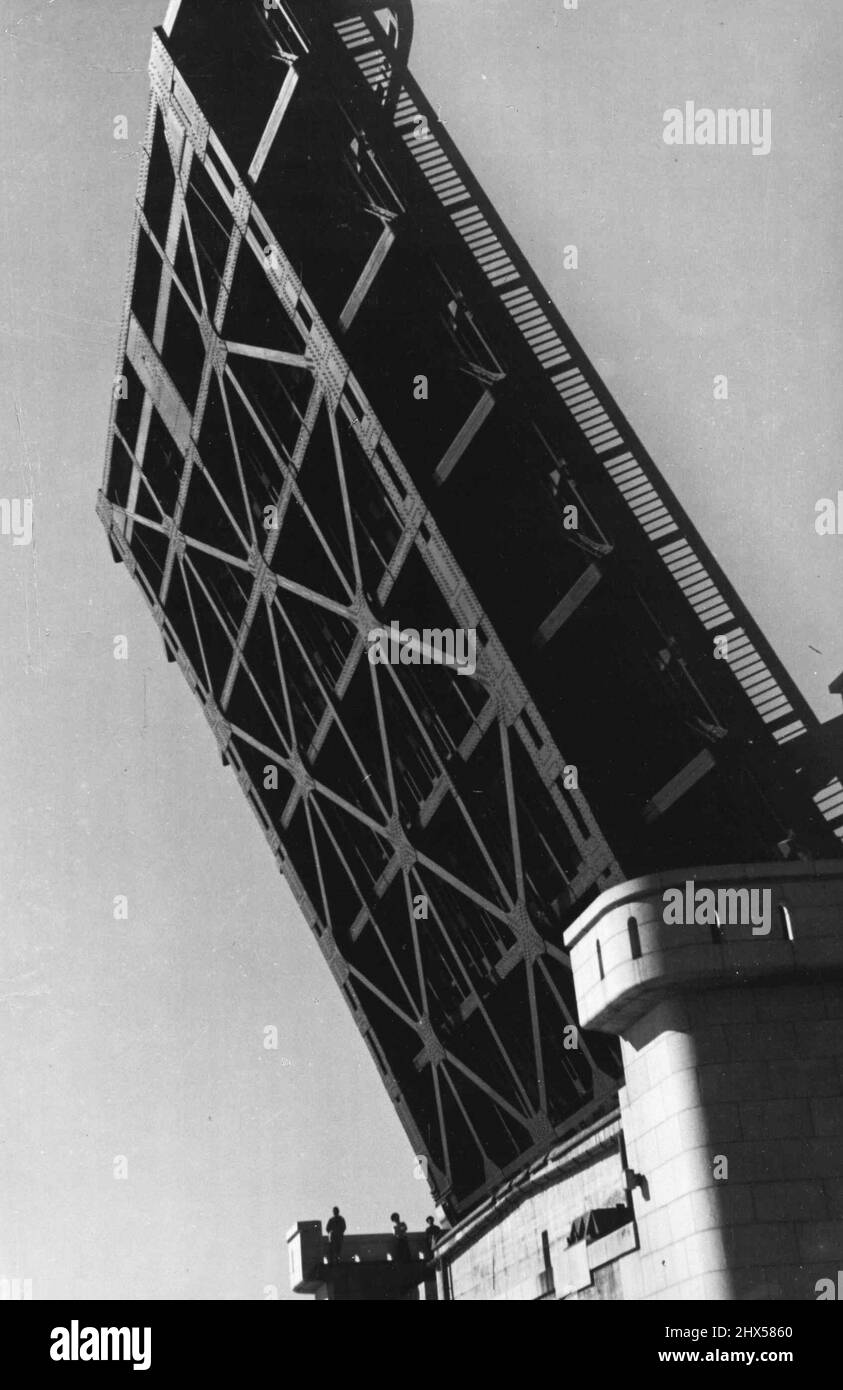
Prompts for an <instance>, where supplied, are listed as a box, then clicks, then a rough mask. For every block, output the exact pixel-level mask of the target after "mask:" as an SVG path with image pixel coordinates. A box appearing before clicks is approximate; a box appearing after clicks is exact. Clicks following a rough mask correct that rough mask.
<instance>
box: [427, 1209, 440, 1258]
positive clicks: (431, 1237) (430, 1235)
mask: <svg viewBox="0 0 843 1390" xmlns="http://www.w3.org/2000/svg"><path fill="white" fill-rule="evenodd" d="M441 1234H442V1227H441V1226H437V1224H436V1222H435V1221H434V1219H433V1217H432V1216H429V1217H428V1218H427V1221H426V1222H425V1228H424V1257H425V1259H426V1260H432V1259H433V1247H434V1245H435V1244H436V1242H437V1240H438V1239H439V1237H440V1236H441Z"/></svg>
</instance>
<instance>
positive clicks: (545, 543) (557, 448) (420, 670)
mask: <svg viewBox="0 0 843 1390" xmlns="http://www.w3.org/2000/svg"><path fill="white" fill-rule="evenodd" d="M375 11H377V13H375ZM411 34H412V11H411V7H410V6H409V4H407V3H402V4H400V5H393V6H391V7H386V6H376V5H372V4H365V3H363V0H359V3H355V0H339V2H338V3H336V4H334V5H331V4H328V5H322V6H315V5H313V4H311V3H307V0H296V2H295V3H294V0H284V3H278V2H277V0H272V4H271V5H270V6H268V7H265V6H264V5H263V4H261V3H257V4H246V3H244V4H242V5H241V6H236V5H235V6H232V5H231V4H230V3H229V4H222V3H221V0H213V2H212V3H211V2H209V0H206V3H205V4H199V3H198V0H192V3H188V0H184V3H179V0H174V3H173V4H172V5H171V7H170V11H169V13H168V16H167V19H166V21H165V24H164V26H163V28H162V29H160V30H158V31H156V34H155V37H154V42H153V50H152V59H151V67H150V72H151V83H152V99H151V104H150V113H149V124H148V130H147V138H146V142H145V151H144V157H143V161H142V173H141V179H140V185H139V191H138V200H137V218H136V224H135V230H134V241H133V249H132V257H131V264H132V270H131V275H130V281H129V289H128V294H127V301H126V306H125V314H124V331H123V334H122V339H121V348H120V357H119V364H118V373H117V382H116V388H115V401H114V408H113V412H112V421H111V430H110V440H109V449H108V457H107V463H106V471H105V479H104V483H103V488H102V491H101V493H100V499H99V503H98V511H99V515H100V517H101V519H102V521H103V524H104V525H105V527H106V529H107V531H108V535H109V539H110V543H111V546H112V551H113V554H114V557H115V559H118V560H120V561H122V562H123V563H124V564H125V565H126V566H127V568H128V569H129V570H130V572H131V573H132V575H133V576H134V578H135V579H136V581H137V582H138V583H139V585H140V586H141V588H142V590H143V591H144V593H145V595H146V597H147V599H148V602H149V604H150V606H151V609H152V612H153V616H154V618H155V620H156V622H157V623H158V625H159V627H160V629H161V632H162V635H163V641H164V645H165V648H166V651H167V655H168V657H169V658H170V659H171V660H174V661H176V662H178V664H179V666H180V668H181V670H182V672H183V674H184V676H185V678H186V679H187V681H188V683H189V684H190V686H191V688H192V689H193V690H194V692H195V693H196V695H197V697H198V698H199V699H200V700H201V701H202V703H203V705H204V709H205V713H206V717H207V719H208V722H209V724H210V726H211V729H212V730H213V733H214V736H215V738H216V741H217V744H218V746H219V749H220V752H221V755H222V757H223V761H224V762H225V763H226V764H227V765H229V766H231V767H232V768H233V769H234V770H235V772H236V774H237V776H238V779H239V781H240V783H241V785H242V787H243V790H244V793H245V794H246V796H247V797H248V798H249V800H250V802H251V804H252V806H253V809H254V811H255V814H256V816H257V817H258V820H259V821H260V823H261V826H262V828H263V830H264V832H265V834H266V837H267V839H268V841H269V844H270V846H271V849H272V851H273V853H274V854H275V856H276V859H277V861H278V864H279V868H280V869H281V871H282V872H283V873H284V875H285V876H286V878H287V880H288V882H289V884H290V886H291V888H292V890H293V892H294V894H295V896H296V898H297V900H298V903H299V905H300V907H301V910H302V913H303V915H304V916H305V918H306V920H307V922H308V923H309V925H310V926H311V928H312V930H313V931H314V933H315V934H316V936H317V938H318V941H319V944H320V947H321V949H322V952H323V954H324V956H325V959H326V961H327V963H328V965H329V966H330V968H331V970H332V972H333V974H334V977H335V979H336V981H337V983H338V985H339V986H340V988H341V989H342V991H343V993H344V995H345V998H346V1000H347V1003H348V1005H349V1006H350V1008H351V1010H352V1011H353V1015H354V1017H355V1019H356V1021H357V1023H358V1026H359V1028H360V1031H361V1033H362V1035H363V1037H364V1038H365V1040H366V1043H367V1045H368V1047H369V1049H370V1051H371V1052H372V1055H373V1057H374V1059H375V1062H376V1065H377V1066H378V1068H379V1070H380V1072H381V1073H382V1075H383V1078H384V1081H385V1084H386V1086H387V1088H388V1091H389V1094H390V1096H391V1098H392V1100H393V1102H394V1104H395V1106H396V1108H397V1111H398V1114H399V1116H400V1118H401V1120H402V1123H403V1124H404V1127H405V1129H406V1131H407V1133H408V1135H409V1137H410V1140H411V1142H412V1144H413V1146H414V1148H415V1151H416V1153H417V1154H419V1155H423V1156H424V1157H425V1158H426V1160H427V1162H428V1171H429V1178H430V1182H431V1187H432V1189H433V1192H434V1194H435V1196H436V1198H437V1200H439V1201H441V1202H442V1203H443V1205H444V1206H445V1207H446V1209H447V1210H448V1211H449V1213H450V1214H451V1215H452V1216H458V1215H460V1214H462V1213H465V1212H467V1211H468V1210H470V1209H471V1207H472V1206H474V1205H476V1204H477V1202H478V1201H479V1200H481V1199H482V1197H483V1196H484V1194H485V1193H486V1192H488V1190H489V1189H490V1187H492V1186H494V1185H495V1184H497V1183H499V1182H500V1181H502V1180H503V1179H504V1178H505V1177H507V1176H509V1175H511V1174H513V1173H514V1172H516V1171H517V1170H518V1169H519V1168H520V1167H521V1166H522V1165H523V1164H524V1163H526V1162H528V1161H530V1160H531V1159H532V1158H533V1157H535V1156H537V1155H538V1154H540V1153H541V1152H543V1151H544V1150H546V1148H547V1147H548V1146H549V1145H550V1144H551V1143H553V1142H554V1140H555V1139H556V1138H557V1137H559V1136H560V1135H562V1134H564V1133H566V1132H568V1131H570V1130H571V1129H573V1128H576V1127H578V1126H581V1125H583V1124H585V1123H587V1122H588V1121H589V1120H590V1119H592V1118H593V1117H594V1115H595V1114H597V1113H600V1112H601V1110H603V1109H607V1108H608V1107H610V1106H611V1105H612V1103H613V1097H614V1093H615V1090H616V1088H617V1084H618V1081H619V1077H620V1073H619V1063H618V1057H617V1053H616V1051H615V1048H614V1045H613V1044H612V1043H611V1042H609V1041H608V1040H606V1039H605V1038H602V1037H600V1036H597V1035H592V1036H589V1035H585V1034H581V1033H580V1032H579V1031H578V1029H577V1027H576V1017H575V1013H574V1004H573V992H572V989H571V985H570V972H569V967H568V962H567V957H566V955H565V952H564V950H563V949H562V945H561V937H562V930H563V928H564V926H565V925H566V923H567V922H568V921H570V920H571V919H572V917H573V916H574V915H576V913H577V912H578V911H579V910H581V909H582V908H583V907H584V906H585V905H586V904H587V903H588V902H589V901H590V900H591V899H593V897H595V896H596V895H597V894H598V893H600V892H601V891H603V889H605V888H607V887H609V886H611V885H612V884H615V883H618V882H620V881H622V880H623V879H624V878H625V877H628V876H629V875H630V874H631V873H635V872H644V871H646V870H647V869H652V868H658V867H668V866H670V865H671V864H673V865H675V864H680V863H685V862H705V860H706V859H708V860H709V862H723V861H724V859H726V858H728V857H729V855H730V854H731V856H732V857H733V858H735V859H737V858H755V859H763V858H765V857H767V858H773V857H775V856H776V854H777V853H778V852H779V849H777V846H781V845H782V844H784V845H792V846H793V847H794V848H795V849H796V851H797V852H807V853H817V854H823V855H824V856H826V857H829V856H833V855H835V854H837V853H839V852H840V843H839V831H838V837H835V834H834V833H833V828H832V826H831V824H830V822H832V821H833V820H834V819H836V818H837V817H839V815H840V813H841V811H842V810H843V789H841V787H840V783H839V780H837V779H836V775H835V774H836V770H839V769H834V768H833V767H830V766H829V765H828V761H827V758H826V757H825V755H824V754H823V753H822V752H821V751H820V752H817V746H818V744H817V738H816V734H817V727H818V726H817V722H816V720H815V719H813V716H812V715H811V713H810V711H809V710H808V708H807V706H806V705H805V703H804V701H803V700H802V699H801V697H800V696H799V694H798V692H797V691H796V689H795V687H793V685H792V683H791V682H790V681H789V679H788V677H787V675H786V673H785V672H784V671H783V670H782V669H781V668H780V666H779V665H778V663H777V662H776V659H775V657H774V655H773V654H772V652H771V651H770V650H769V648H768V647H767V645H766V643H765V642H764V639H763V637H762V635H761V634H760V633H759V632H758V630H757V628H755V626H754V624H753V623H752V620H751V618H750V617H749V615H748V614H747V613H746V611H745V609H744V608H743V607H742V605H741V604H740V601H739V599H738V597H737V595H736V594H734V592H733V591H732V590H731V589H730V587H729V586H728V582H727V581H726V579H725V577H724V576H722V574H721V573H720V572H719V570H718V569H717V566H716V564H715V562H714V561H713V559H712V557H710V556H709V554H708V552H707V551H706V549H705V547H704V545H703V543H702V541H701V540H700V538H699V537H698V536H697V535H696V533H695V532H694V530H693V528H692V527H691V525H690V523H689V522H688V520H687V518H686V517H684V515H683V513H682V512H681V509H680V508H679V507H678V505H677V504H676V502H675V499H673V498H672V497H671V495H670V494H669V492H668V490H667V489H666V488H665V487H664V484H663V483H662V482H661V480H660V479H659V477H658V474H657V473H656V471H655V469H654V468H653V465H652V464H651V463H650V461H649V460H648V459H647V456H646V454H645V453H644V451H643V449H642V448H641V446H640V444H639V442H638V441H637V440H636V439H635V437H634V436H633V435H632V433H631V431H630V430H629V427H628V425H627V424H626V422H625V421H624V420H623V418H622V417H621V416H620V413H619V412H618V410H617V408H616V406H615V405H614V403H613V402H612V401H611V399H610V398H609V397H608V396H607V393H606V392H605V390H604V388H603V387H602V385H601V383H600V382H599V380H598V379H597V378H596V376H595V374H594V373H593V371H592V369H591V368H590V366H589V364H588V362H587V361H586V359H585V358H584V356H583V354H582V353H581V352H580V350H579V349H578V347H577V345H576V344H575V342H574V341H573V339H572V338H571V336H570V334H569V333H568V331H567V328H566V327H565V325H564V323H563V321H562V320H561V319H560V318H559V316H558V314H557V313H556V311H555V309H554V308H553V306H552V305H551V304H550V302H549V300H548V297H547V296H546V294H545V293H544V291H543V290H542V289H541V287H540V286H539V285H538V283H537V282H536V280H535V277H534V276H533V275H532V272H531V271H530V269H529V267H528V266H527V265H526V263H525V262H524V260H523V258H522V257H521V255H520V253H519V251H518V248H517V247H516V246H515V245H514V243H513V242H512V241H511V239H510V238H509V237H508V234H507V233H506V230H505V228H503V226H502V224H501V223H500V222H499V220H498V219H497V217H496V215H495V213H494V210H493V209H492V208H491V207H490V206H489V204H488V202H487V200H486V199H485V198H484V197H483V195H482V192H481V190H480V189H479V188H478V186H477V185H476V183H475V182H474V180H473V179H472V177H471V174H470V171H469V170H468V169H467V167H466V166H465V164H464V163H463V161H462V160H461V159H460V157H459V155H458V153H457V151H456V150H455V149H454V147H453V146H452V144H451V143H450V142H449V141H448V139H447V136H446V135H445V133H444V131H443V130H442V129H441V126H440V125H439V123H438V122H437V120H436V118H435V116H434V114H433V112H432V110H431V109H430V107H429V105H428V104H427V103H426V102H425V100H424V98H423V96H422V94H421V93H420V91H419V90H418V88H417V87H416V86H415V84H414V83H413V82H412V79H411V78H410V77H409V75H408V74H407V73H406V71H405V67H406V59H407V54H408V49H409V40H410V37H411ZM232 79H236V82H235V83H234V85H232ZM421 379H424V381H425V383H426V388H427V391H428V395H427V398H425V395H424V393H423V392H422V393H420V394H419V396H416V394H414V383H418V381H419V380H421ZM572 518H573V521H574V524H573V525H571V524H570V522H571V520H572ZM390 620H396V621H398V622H400V623H401V625H402V626H403V627H405V628H406V627H413V628H416V629H419V630H421V629H423V628H433V629H454V628H462V629H472V630H474V631H476V633H477V641H478V664H477V671H476V675H475V677H473V678H471V677H467V676H461V675H459V674H458V673H456V672H455V671H454V670H453V669H450V668H448V667H446V666H441V665H433V666H422V665H372V664H371V663H370V661H369V659H368V654H367V650H368V641H367V639H368V634H369V633H370V632H371V631H373V630H374V629H377V628H381V627H384V626H387V625H388V624H389V622H390ZM717 635H724V636H728V638H729V657H728V660H726V661H716V660H715V659H714V654H713V638H714V636H717ZM561 638H566V639H567V640H560V639H561ZM642 745H646V747H645V748H643V749H642ZM794 746H798V748H804V749H805V750H813V751H811V754H810V756H809V755H808V751H806V752H805V754H804V756H801V755H797V756H794V753H793V747H794ZM563 750H564V751H563ZM788 750H789V751H788ZM818 768H819V773H818V771H817V769H818ZM817 776H820V777H821V781H820V782H819V783H818V782H817V781H816V778H817ZM812 777H813V778H814V782H813V783H812V782H811V778H812ZM578 784H579V785H578ZM580 788H581V789H580ZM823 812H825V817H824V815H823V814H822V813H823ZM724 847H727V848H726V852H725V853H724ZM781 852H787V850H786V849H785V850H783V851H781Z"/></svg>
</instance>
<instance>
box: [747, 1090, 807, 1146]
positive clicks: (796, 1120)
mask: <svg viewBox="0 0 843 1390" xmlns="http://www.w3.org/2000/svg"><path fill="white" fill-rule="evenodd" d="M740 1122H741V1128H742V1130H743V1136H744V1138H745V1139H763V1138H767V1139H798V1138H800V1137H802V1136H804V1135H809V1134H812V1133H815V1132H816V1133H818V1132H819V1131H815V1130H814V1128H813V1123H812V1119H811V1107H810V1105H809V1103H808V1101H807V1100H804V1099H798V1100H765V1101H744V1102H743V1103H742V1104H741V1106H740Z"/></svg>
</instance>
